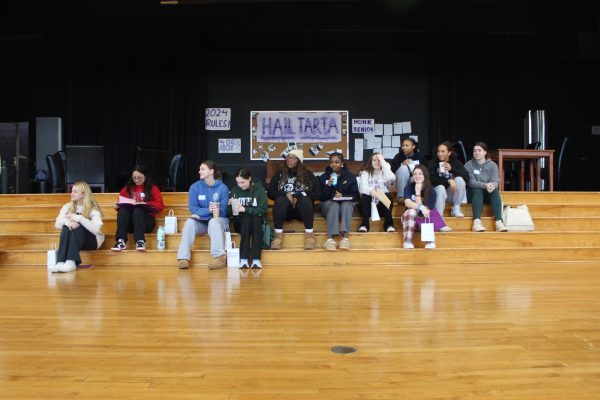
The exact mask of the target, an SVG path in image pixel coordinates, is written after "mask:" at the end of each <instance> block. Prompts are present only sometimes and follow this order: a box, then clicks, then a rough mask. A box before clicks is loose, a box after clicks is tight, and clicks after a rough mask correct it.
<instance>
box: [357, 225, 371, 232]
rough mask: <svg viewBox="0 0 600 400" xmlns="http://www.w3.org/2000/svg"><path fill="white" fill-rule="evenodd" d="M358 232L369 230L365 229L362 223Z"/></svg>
mask: <svg viewBox="0 0 600 400" xmlns="http://www.w3.org/2000/svg"><path fill="white" fill-rule="evenodd" d="M358 231H359V232H369V230H368V229H367V227H366V226H364V225H362V226H361V227H360V228H358Z"/></svg>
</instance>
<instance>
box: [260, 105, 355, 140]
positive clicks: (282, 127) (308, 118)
mask: <svg viewBox="0 0 600 400" xmlns="http://www.w3.org/2000/svg"><path fill="white" fill-rule="evenodd" d="M342 114H343V112H341V111H257V112H256V125H257V126H256V136H257V137H256V140H257V141H258V142H274V143H285V142H288V143H308V142H320V143H335V142H340V141H342Z"/></svg>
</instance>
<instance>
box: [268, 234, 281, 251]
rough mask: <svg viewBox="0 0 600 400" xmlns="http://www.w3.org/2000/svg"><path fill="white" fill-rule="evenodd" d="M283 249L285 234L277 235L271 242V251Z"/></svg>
mask: <svg viewBox="0 0 600 400" xmlns="http://www.w3.org/2000/svg"><path fill="white" fill-rule="evenodd" d="M282 247H283V232H281V233H275V239H274V240H273V241H272V242H271V250H281V248H282Z"/></svg>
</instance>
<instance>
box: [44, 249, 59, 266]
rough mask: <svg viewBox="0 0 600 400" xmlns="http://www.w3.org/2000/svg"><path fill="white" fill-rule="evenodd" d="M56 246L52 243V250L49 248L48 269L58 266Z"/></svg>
mask: <svg viewBox="0 0 600 400" xmlns="http://www.w3.org/2000/svg"><path fill="white" fill-rule="evenodd" d="M56 253H57V250H56V246H55V245H52V246H50V250H48V256H47V262H46V263H47V266H48V269H50V268H54V267H55V266H56Z"/></svg>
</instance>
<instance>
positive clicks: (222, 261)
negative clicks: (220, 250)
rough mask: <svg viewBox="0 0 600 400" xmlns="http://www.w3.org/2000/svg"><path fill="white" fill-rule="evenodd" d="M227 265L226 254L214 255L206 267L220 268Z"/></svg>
mask: <svg viewBox="0 0 600 400" xmlns="http://www.w3.org/2000/svg"><path fill="white" fill-rule="evenodd" d="M226 266H227V254H223V255H222V256H219V257H215V258H213V259H212V260H210V262H209V263H208V269H221V268H225V267H226Z"/></svg>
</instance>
